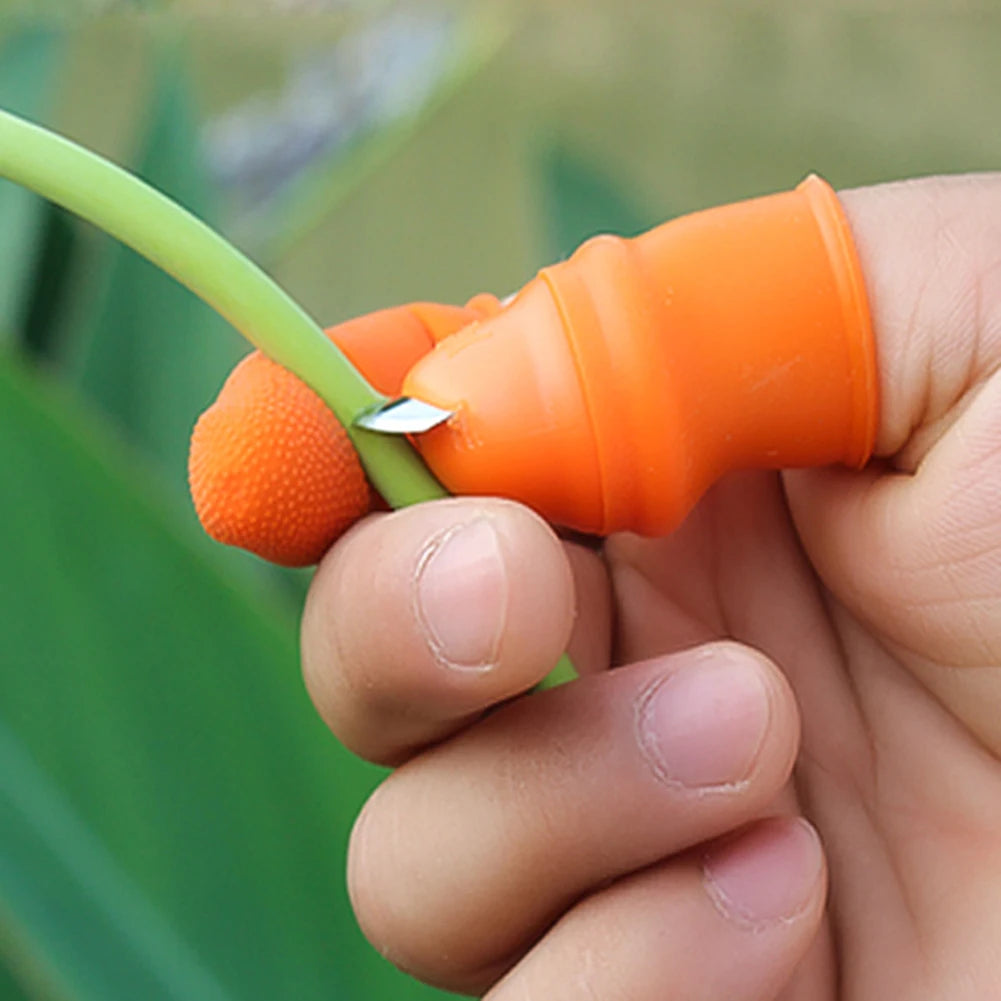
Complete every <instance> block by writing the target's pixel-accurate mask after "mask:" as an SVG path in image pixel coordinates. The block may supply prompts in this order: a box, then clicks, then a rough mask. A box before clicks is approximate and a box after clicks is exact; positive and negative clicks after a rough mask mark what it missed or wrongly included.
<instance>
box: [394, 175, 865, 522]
mask: <svg viewBox="0 0 1001 1001" xmlns="http://www.w3.org/2000/svg"><path fill="white" fill-rule="evenodd" d="M876 387H877V380H876V368H875V350H874V345H873V337H872V329H871V322H870V318H869V310H868V304H867V301H866V294H865V286H864V282H863V279H862V273H861V268H860V265H859V262H858V257H857V254H856V251H855V247H854V244H853V241H852V237H851V232H850V229H849V227H848V224H847V221H846V219H845V217H844V214H843V211H842V209H841V205H840V203H839V201H838V199H837V196H836V195H835V194H834V192H833V190H832V189H831V188H830V187H829V185H827V183H826V182H824V181H822V180H821V179H820V178H818V177H815V176H811V177H809V178H807V179H806V180H805V181H804V182H803V183H802V184H800V185H799V186H798V187H797V188H796V189H795V190H794V191H790V192H784V193H781V194H777V195H770V196H767V197H764V198H758V199H752V200H750V201H746V202H740V203H737V204H733V205H727V206H723V207H720V208H715V209H709V210H706V211H704V212H698V213H694V214H692V215H689V216H685V217H682V218H680V219H677V220H674V221H672V222H669V223H666V224H664V225H662V226H659V227H657V228H656V229H653V230H651V231H650V232H648V233H645V234H643V235H641V236H639V237H636V238H633V239H622V238H619V237H612V236H604V237H596V238H595V239H593V240H590V241H588V242H587V243H585V244H584V245H583V246H582V247H581V248H580V249H579V250H578V251H577V252H576V253H575V254H574V255H573V257H571V258H570V259H569V260H568V261H565V262H563V263H561V264H557V265H555V266H553V267H551V268H547V269H544V270H543V271H541V272H540V273H539V275H538V276H537V277H536V278H535V279H533V280H532V281H531V282H530V283H529V284H528V285H527V286H526V287H525V288H524V289H523V290H522V291H521V292H520V293H519V294H518V295H517V296H516V297H515V298H514V299H513V300H512V301H511V302H510V303H509V304H507V305H506V306H505V307H503V308H501V309H498V310H495V311H494V312H493V313H492V314H491V315H485V316H483V318H482V319H480V320H478V321H476V322H474V323H473V324H471V325H470V326H468V327H466V328H464V329H463V330H461V331H459V332H458V333H456V334H454V335H453V336H451V337H450V338H448V339H447V340H444V341H442V342H441V343H440V344H439V345H438V346H437V347H436V348H435V349H434V350H433V351H432V352H430V353H429V354H428V355H426V356H425V357H424V358H423V359H422V360H421V361H419V362H418V363H417V364H416V365H415V366H414V367H413V368H412V369H411V370H410V372H409V373H408V375H407V377H406V379H405V380H404V392H405V393H406V394H408V395H412V396H415V397H417V398H419V399H422V400H425V401H427V402H429V403H432V404H435V405H436V406H440V407H444V408H446V409H450V410H453V411H454V412H455V416H454V417H453V418H452V419H451V420H450V421H448V422H447V423H446V424H444V425H442V426H440V427H438V428H436V429H434V430H432V431H430V432H428V433H427V434H425V435H422V436H420V438H419V439H418V447H419V448H420V450H421V452H422V454H423V456H424V458H425V460H426V461H427V462H428V464H429V466H430V467H431V469H432V470H433V471H434V473H435V475H436V476H438V478H439V479H440V480H441V481H442V483H444V484H445V486H446V487H448V488H449V489H450V490H451V491H453V492H454V493H464V494H499V495H502V496H507V497H511V498H513V499H516V500H520V501H522V502H524V503H526V504H528V505H529V506H531V507H533V508H535V509H536V510H537V511H539V512H540V513H541V514H542V515H544V516H545V517H547V518H548V519H549V520H551V521H553V522H555V523H557V524H562V525H566V526H569V527H572V528H576V529H579V530H581V531H585V532H595V533H600V534H607V533H609V532H612V531H618V530H621V529H631V530H634V531H637V532H641V533H644V534H660V533H663V532H666V531H670V530H671V529H673V528H674V527H676V526H677V525H678V524H679V523H680V522H681V521H682V520H683V518H684V517H685V515H686V514H687V513H688V511H689V510H690V509H691V507H692V506H693V505H694V504H695V503H696V501H697V500H698V498H699V497H700V496H701V495H702V493H703V492H704V491H705V489H706V488H707V487H708V486H709V485H710V484H711V483H712V482H713V481H714V480H716V479H717V478H718V477H719V476H720V475H722V474H723V473H724V472H726V471H727V470H731V469H748V468H771V469H778V468H788V467H794V466H814V465H825V464H828V463H833V462H842V463H846V464H848V465H851V466H861V465H862V464H864V463H865V462H866V460H867V459H868V457H869V454H870V452H871V450H872V446H873V440H874V437H875V429H876V417H877V388H876Z"/></svg>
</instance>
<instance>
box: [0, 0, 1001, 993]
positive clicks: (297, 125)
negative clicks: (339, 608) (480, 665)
mask: <svg viewBox="0 0 1001 1001" xmlns="http://www.w3.org/2000/svg"><path fill="white" fill-rule="evenodd" d="M56 6H57V5H55V4H53V5H47V4H35V5H33V7H32V11H33V13H32V14H31V15H30V16H29V15H27V14H25V10H27V8H28V5H16V4H15V5H13V6H11V7H9V8H2V7H0V11H2V10H4V9H6V10H7V13H6V14H0V106H2V107H4V108H7V109H10V110H13V111H16V112H19V113H21V114H23V115H26V116H28V117H30V118H32V119H34V120H36V121H40V122H42V123H44V124H46V125H48V126H50V127H53V128H55V129H57V130H59V131H62V132H64V133H66V134H67V135H69V136H71V137H73V138H74V139H77V140H78V141H80V142H82V143H84V144H85V145H87V146H89V147H91V148H93V149H96V150H98V151H100V152H102V153H104V154H106V155H108V156H110V157H112V158H113V159H115V160H116V161H118V162H121V163H125V164H128V165H130V166H131V167H132V168H133V169H135V170H136V171H138V172H139V173H140V174H142V176H144V177H145V178H146V179H147V180H149V181H151V182H152V183H154V184H156V185H157V186H159V187H161V188H162V189H163V190H165V191H167V192H168V193H170V194H171V195H173V196H174V197H176V198H178V199H179V200H180V201H181V202H183V203H184V204H185V205H187V206H188V207H190V208H192V209H193V210H195V211H196V212H197V213H198V214H200V215H202V216H203V217H204V218H206V219H208V220H209V221H210V222H212V223H213V224H215V225H216V226H218V227H219V228H220V229H221V231H222V232H223V233H224V234H226V235H227V236H228V237H230V238H231V239H232V240H234V241H235V242H236V243H237V244H238V245H239V246H241V247H242V248H243V249H244V250H246V251H247V252H249V253H250V254H251V255H252V256H253V257H254V258H255V259H256V260H258V261H259V262H260V263H262V264H263V265H264V266H265V267H266V268H267V269H268V270H269V271H271V272H272V273H273V274H274V275H275V276H276V277H277V278H278V279H279V280H280V282H281V283H282V284H283V285H284V286H285V287H286V288H287V289H288V290H289V291H290V292H291V293H292V294H293V295H294V296H295V297H296V298H298V299H299V301H300V302H301V303H302V304H303V305H304V306H305V307H306V308H307V310H308V311H309V312H311V313H312V314H313V315H314V316H316V317H317V318H318V319H320V320H321V321H322V322H323V323H324V324H331V323H334V322H337V321H339V320H342V319H346V318H347V317H349V316H352V315H354V314H357V313H359V312H363V311H367V310H370V309H374V308H377V307H381V306H385V305H390V304H393V303H397V302H404V301H407V300H410V299H415V298H430V299H439V300H443V301H455V302H458V301H462V300H464V299H465V298H467V297H469V296H470V295H472V294H473V293H475V292H477V291H481V290H491V291H495V292H497V293H500V294H503V293H506V292H508V291H511V290H513V289H514V288H516V287H518V286H519V285H520V284H522V283H523V282H524V281H525V280H527V278H529V277H530V276H531V275H532V274H533V273H534V270H535V269H537V268H538V267H540V266H541V265H543V264H545V263H547V262H548V261H550V260H552V259H554V258H557V257H560V256H563V255H565V254H567V253H568V252H569V251H570V250H571V249H572V248H573V247H574V246H575V245H576V244H577V243H579V242H580V241H581V240H582V239H584V238H585V237H587V236H588V235H591V234H592V233H595V232H598V231H600V230H613V231H617V232H621V233H632V232H636V231H637V230H639V229H641V228H643V227H646V226H649V225H652V224H654V223H656V222H659V221H661V220H664V219H667V218H669V217H671V216H673V215H676V214H679V213H682V212H686V211H690V210H692V209H696V208H700V207H703V206H706V205H710V204H713V203H717V202H722V201H729V200H734V199H737V198H741V197H745V196H749V195H754V194H759V193H764V192H768V191H774V190H778V189H782V188H786V187H789V186H792V185H793V184H795V183H796V182H797V181H798V180H799V179H800V178H801V177H802V176H803V175H804V174H806V173H807V172H809V171H811V170H816V171H818V172H820V173H822V174H823V175H824V176H826V177H827V178H828V180H830V181H831V182H832V183H833V184H835V185H836V186H849V185H856V184H863V183H872V182H877V181H883V180H890V179H893V178H897V177H903V176H910V175H916V174H925V173H931V172H938V171H949V172H954V171H965V170H979V169H991V168H993V167H996V166H997V165H998V164H999V163H1001V128H999V127H998V110H997V95H998V94H999V93H1001V61H999V60H998V58H997V53H998V51H999V42H1001V15H999V14H995V13H993V12H989V11H986V10H973V9H966V10H965V11H964V12H957V11H956V10H947V9H946V7H947V5H945V4H943V5H942V9H941V10H940V11H938V12H935V11H930V10H928V9H927V8H923V9H921V10H918V9H908V8H907V7H906V5H901V6H900V7H899V8H894V7H892V6H891V7H889V8H887V7H885V6H884V7H881V8H880V9H879V11H872V12H867V11H865V10H864V9H862V8H860V7H855V8H852V9H851V10H850V11H845V10H844V9H836V8H835V7H833V6H831V7H829V8H828V9H822V8H821V9H816V8H815V9H805V7H806V5H802V6H798V5H794V4H792V3H789V4H786V5H784V6H781V7H775V8H769V7H768V6H758V7H755V8H753V9H751V8H747V9H745V10H743V11H741V12H736V11H735V10H733V9H731V10H729V11H727V10H723V9H721V8H719V7H717V6H716V5H706V4H703V3H701V2H698V0H688V2H684V3H678V4H671V5H668V4H657V3H643V4H634V5H627V4H625V3H622V2H617V3H613V2H609V0H576V2H574V3H572V4H571V3H557V2H551V3H527V2H526V3H525V4H515V3H508V4H496V3H495V4H489V5H488V4H481V3H474V2H459V0H456V2H455V3H451V4H448V3H430V2H428V3H395V4H391V3H377V2H368V3H363V2H355V3H344V2H340V3H322V2H313V3H310V4H298V5H297V4H292V3H287V4H285V5H284V6H285V7H286V8H287V10H286V11H285V12H284V13H279V12H277V11H276V10H272V11H271V12H269V11H268V9H267V5H264V4H261V5H258V9H257V10H256V12H255V13H253V14H247V13H243V14H236V13H233V12H232V8H233V7H234V5H229V7H230V8H231V9H230V11H229V12H227V5H225V4H221V5H218V6H216V7H214V8H213V9H214V10H215V11H216V13H215V14H213V15H212V16H209V15H206V14H198V13H196V11H197V10H198V5H197V4H190V3H189V4H186V5H180V4H178V5H170V4H155V3H143V4H140V3H136V4H131V5H123V4H115V3H100V4H98V3H94V4H92V5H90V7H91V9H92V10H97V9H98V8H99V9H100V11H101V13H100V14H91V15H90V16H89V17H87V18H86V19H84V18H83V17H82V16H79V15H77V16H76V17H70V16H69V15H67V14H66V12H65V10H63V11H62V12H58V11H56V10H55V8H56ZM58 6H62V5H58ZM15 8H19V9H20V13H17V12H16V10H15ZM85 8H86V5H83V6H82V7H81V9H85ZM294 8H298V9H294ZM29 17H30V19H29ZM245 350H246V347H245V346H244V345H243V344H242V343H241V342H240V339H239V337H238V336H237V335H236V334H235V333H234V332H233V331H232V330H230V329H229V328H228V327H227V326H226V325H225V324H224V323H222V322H221V321H219V320H218V319H217V318H215V317H214V316H213V315H212V314H211V313H210V311H209V310H207V308H205V307H204V306H203V305H202V304H201V303H199V302H198V301H196V300H195V299H194V298H193V297H191V296H190V295H189V294H188V293H187V292H185V291H184V290H182V289H180V288H179V287H177V286H175V285H174V284H173V283H172V282H171V281H170V280H169V279H166V278H164V277H163V276H162V275H160V274H158V273H157V272H156V271H155V270H154V269H153V268H152V267H150V266H149V265H147V264H145V263H144V262H142V261H140V260H138V259H137V258H136V257H135V255H133V254H132V253H131V252H129V251H126V250H124V249H122V248H121V247H119V246H117V245H115V244H114V243H112V242H111V241H110V240H108V239H106V238H104V237H103V236H102V235H101V234H99V233H97V232H95V231H94V230H93V229H91V228H89V227H87V226H85V225H83V224H80V223H79V222H77V221H76V220H74V219H73V218H71V217H69V216H67V215H66V214H65V213H63V212H62V211H60V210H56V209H53V208H52V207H50V206H48V205H46V204H44V203H42V202H41V201H39V200H38V199H36V198H34V197H33V196H31V195H28V194H27V193H25V192H23V191H21V190H19V189H17V188H15V187H14V186H13V185H11V184H9V183H7V182H0V470H2V472H0V626H2V630H0V999H2V1001H7V999H24V998H58V999H67V1001H68V999H74V1001H76V999H95V1001H96V999H101V1001H117V999H125V998H128V999H138V998H142V999H149V1001H155V999H161V998H164V999H166V998H175V999H180V998H185V999H192V998H198V999H202V998H205V999H220V1001H221V999H241V1001H254V999H262V1001H263V999H265V998H267V999H275V998H293V997H294V998H296V999H299V1001H311V999H321V998H322V999H328V1001H329V999H337V1001H342V999H343V1001H355V999H359V1001H360V999H366V1001H377V999H383V998H386V999H388V998H393V999H401V1001H403V999H425V998H428V999H429V998H432V997H441V996H443V995H440V994H437V993H436V992H434V991H432V990H430V989H427V988H424V987H421V986H419V985H416V984H414V983H412V982H411V981H409V980H407V979H406V978H405V977H403V976H402V975H401V974H398V973H397V972H396V971H394V970H393V969H392V968H391V967H390V966H389V965H388V964H387V963H385V962H383V961H382V960H381V959H380V958H379V957H378V956H377V955H376V953H375V952H374V951H373V950H371V949H370V948H369V947H368V946H367V945H365V944H364V942H363V940H362V937H361V935H360V933H359V932H358V930H357V929H356V927H355V924H354V921H353V919H352V917H351V912H350V908H349V906H348V903H347V896H346V892H345V889H344V877H343V869H344V855H345V845H346V841H347V836H348V831H349V829H350V825H351V822H352V819H353V817H354V816H355V814H356V813H357V811H358V809H359V807H360V805H361V804H362V802H363V801H364V798H365V796H366V794H367V792H368V791H369V790H370V789H371V788H372V787H373V786H374V784H375V783H376V782H377V781H378V779H379V776H380V773H379V771H378V770H377V769H374V768H369V767H366V766H363V765H360V764H359V763H357V762H355V761H354V760H352V759H351V758H350V756H349V755H348V754H347V753H346V752H345V751H343V750H342V749H341V748H339V747H338V745H337V744H336V742H335V741H334V740H333V739H332V738H331V737H330V736H329V734H328V733H327V732H326V731H325V729H324V727H323V726H322V725H321V724H320V722H319V721H318V719H317V718H316V717H315V715H314V713H313V711H312V709H311V707H310V705H309V703H308V700H307V698H306V696H305V694H304V691H303V688H302V685H301V681H300V678H299V674H298V665H297V649H296V644H297V615H298V610H299V607H300V604H301V600H302V595H303V593H304V589H305V585H306V583H307V578H308V575H307V574H305V573H302V572H299V573H291V572H285V571H277V570H274V569H273V568H270V567H267V566H265V565H263V564H262V563H260V562H259V561H256V560H255V559H253V558H251V557H248V556H245V555H244V554H241V553H236V552H230V551H224V550H223V549H222V548H221V547H218V546H215V545H214V544H212V543H210V542H209V541H208V540H206V539H205V538H203V536H202V534H201V532H200V529H199V527H198V525H197V522H196V521H195V519H194V516H193V514H192V513H191V510H190V505H189V502H188V499H187V494H186V486H185V454H186V447H187V436H188V433H189V431H190V428H191V426H192V424H193V422H194V420H195V418H196V417H197V415H198V413H199V411H200V410H202V409H204V407H205V406H207V405H208V403H209V402H210V401H211V399H212V397H213V395H214V393H215V392H216V391H217V390H218V387H219V386H220V384H221V382H222V380H223V378H224V377H225V375H226V373H227V371H228V369H229V368H230V367H231V366H232V364H233V362H234V360H235V359H236V358H238V357H239V356H240V355H241V354H242V353H243V352H244V351H245ZM378 627H379V624H373V628H378Z"/></svg>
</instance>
